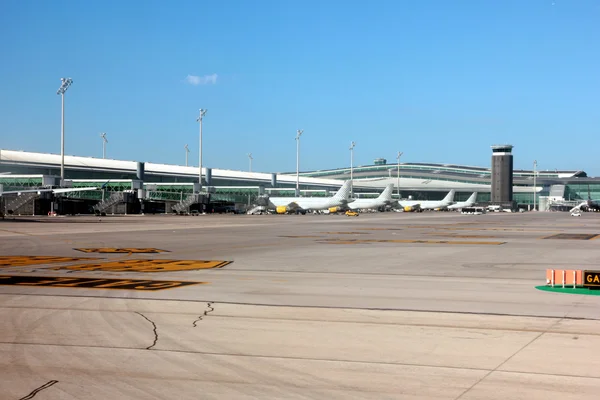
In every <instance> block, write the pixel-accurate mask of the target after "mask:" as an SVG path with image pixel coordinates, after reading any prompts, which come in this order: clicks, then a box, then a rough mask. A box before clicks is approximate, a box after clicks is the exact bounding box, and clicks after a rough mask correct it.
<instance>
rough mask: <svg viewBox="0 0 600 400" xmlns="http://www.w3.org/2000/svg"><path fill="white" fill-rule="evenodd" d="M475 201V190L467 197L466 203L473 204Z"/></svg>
mask: <svg viewBox="0 0 600 400" xmlns="http://www.w3.org/2000/svg"><path fill="white" fill-rule="evenodd" d="M476 201H477V192H473V194H472V195H471V196H470V197H469V198H468V199H467V203H469V204H475V202H476Z"/></svg>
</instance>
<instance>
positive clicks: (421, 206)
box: [398, 189, 455, 211]
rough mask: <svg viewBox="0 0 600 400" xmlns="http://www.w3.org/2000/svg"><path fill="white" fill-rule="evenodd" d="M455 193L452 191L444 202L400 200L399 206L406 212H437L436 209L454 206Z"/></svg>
mask: <svg viewBox="0 0 600 400" xmlns="http://www.w3.org/2000/svg"><path fill="white" fill-rule="evenodd" d="M454 193H455V190H454V189H452V190H450V191H449V192H448V194H447V195H446V197H444V198H443V199H442V200H399V201H398V205H399V206H400V208H402V209H404V211H422V210H435V209H436V208H446V207H448V206H450V205H452V204H454Z"/></svg>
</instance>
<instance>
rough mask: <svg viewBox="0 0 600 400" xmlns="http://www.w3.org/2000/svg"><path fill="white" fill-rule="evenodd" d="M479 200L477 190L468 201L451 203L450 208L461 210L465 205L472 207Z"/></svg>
mask: <svg viewBox="0 0 600 400" xmlns="http://www.w3.org/2000/svg"><path fill="white" fill-rule="evenodd" d="M476 201H477V192H473V194H472V195H471V196H470V197H469V198H468V199H467V201H457V202H456V203H455V204H452V205H449V206H448V210H459V209H461V208H464V207H472V206H474V205H475V202H476Z"/></svg>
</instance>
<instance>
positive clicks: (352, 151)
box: [350, 142, 356, 198]
mask: <svg viewBox="0 0 600 400" xmlns="http://www.w3.org/2000/svg"><path fill="white" fill-rule="evenodd" d="M354 146H356V143H354V142H350V198H352V196H353V194H354V181H353V180H352V178H353V175H352V170H353V166H354Z"/></svg>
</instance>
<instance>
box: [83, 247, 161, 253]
mask: <svg viewBox="0 0 600 400" xmlns="http://www.w3.org/2000/svg"><path fill="white" fill-rule="evenodd" d="M73 250H77V251H81V252H84V253H118V254H121V253H151V254H155V253H168V251H167V250H160V249H155V248H142V249H139V248H130V247H123V248H119V247H100V248H89V249H73Z"/></svg>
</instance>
